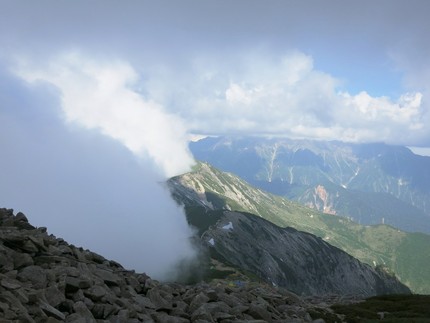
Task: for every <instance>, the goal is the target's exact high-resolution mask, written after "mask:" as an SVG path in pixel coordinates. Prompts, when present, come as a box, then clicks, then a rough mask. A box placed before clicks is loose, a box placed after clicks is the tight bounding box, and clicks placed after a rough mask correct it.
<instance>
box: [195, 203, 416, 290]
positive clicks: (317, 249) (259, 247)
mask: <svg viewBox="0 0 430 323" xmlns="http://www.w3.org/2000/svg"><path fill="white" fill-rule="evenodd" d="M202 239H203V240H204V241H205V242H206V244H207V246H208V247H210V248H212V249H214V251H215V252H216V254H218V255H219V256H221V257H222V258H223V259H225V260H226V261H227V262H229V263H231V264H233V265H235V266H237V267H239V268H242V269H245V270H247V271H250V272H252V273H254V274H256V275H257V276H259V277H261V279H262V280H264V281H268V282H271V283H272V284H273V285H276V286H281V287H285V288H287V289H288V290H291V291H293V292H294V293H296V294H299V295H326V294H343V295H345V294H353V295H359V296H362V297H370V296H375V295H382V294H405V293H410V290H409V289H408V288H407V287H406V286H405V285H403V284H402V283H400V282H399V281H398V280H397V279H396V278H395V277H394V276H391V275H389V274H387V273H386V272H384V271H382V270H376V269H374V268H372V267H371V266H369V265H367V264H363V263H362V262H360V261H359V260H357V259H355V258H354V257H352V256H350V255H349V254H347V253H346V252H344V251H342V250H340V249H339V248H336V247H334V246H332V245H330V244H328V243H327V242H325V241H324V240H323V239H321V238H319V237H317V236H315V235H312V234H310V233H306V232H301V231H297V230H295V229H293V228H280V227H278V226H276V225H274V224H273V223H271V222H269V221H267V220H264V219H262V218H260V217H257V216H255V215H252V214H245V213H240V212H230V211H225V212H224V215H223V216H222V217H221V218H220V219H219V220H218V222H217V223H216V225H212V226H211V227H210V228H209V230H207V231H206V232H205V233H204V235H203V237H202Z"/></svg>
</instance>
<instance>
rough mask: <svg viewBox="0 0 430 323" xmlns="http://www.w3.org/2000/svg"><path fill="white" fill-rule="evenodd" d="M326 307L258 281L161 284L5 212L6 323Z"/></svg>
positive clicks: (289, 314) (190, 318)
mask: <svg viewBox="0 0 430 323" xmlns="http://www.w3.org/2000/svg"><path fill="white" fill-rule="evenodd" d="M336 300H337V301H339V300H340V299H339V298H336ZM314 303H315V302H314ZM320 303H322V304H325V305H321V306H320V305H318V304H317V305H316V304H311V303H310V302H308V301H305V300H304V299H301V298H299V297H297V296H296V295H295V294H293V293H291V292H288V291H287V290H285V289H278V288H274V287H271V286H267V285H265V284H259V283H245V284H241V285H237V284H234V283H233V282H227V281H222V280H218V281H216V282H215V281H214V282H212V283H210V284H207V283H199V284H195V285H190V286H186V285H181V284H176V283H160V282H158V281H155V280H153V279H151V278H150V277H148V276H147V275H146V274H138V273H135V272H134V271H129V270H125V269H124V268H123V267H122V266H121V265H120V264H118V263H116V262H114V261H109V260H107V259H105V258H103V257H102V256H100V255H98V254H96V253H93V252H91V251H89V250H84V249H82V248H78V247H75V246H73V245H70V244H68V243H67V242H65V241H64V240H63V239H61V238H56V237H55V236H53V235H49V234H48V233H47V230H46V228H35V227H33V226H32V225H31V224H30V223H29V222H28V220H27V218H26V216H25V215H24V214H22V213H18V214H17V215H14V214H13V211H12V210H10V209H0V322H2V323H3V322H50V323H54V322H75V323H78V322H79V323H80V322H172V323H176V322H178V323H180V322H226V323H227V322H277V321H278V322H312V321H313V320H314V319H317V318H318V317H315V314H313V315H314V317H313V318H312V317H311V315H310V314H309V313H321V315H324V313H326V314H327V315H334V314H333V313H330V309H328V308H327V303H326V299H325V300H324V301H321V302H320ZM339 321H340V320H339ZM319 322H321V320H320V321H319Z"/></svg>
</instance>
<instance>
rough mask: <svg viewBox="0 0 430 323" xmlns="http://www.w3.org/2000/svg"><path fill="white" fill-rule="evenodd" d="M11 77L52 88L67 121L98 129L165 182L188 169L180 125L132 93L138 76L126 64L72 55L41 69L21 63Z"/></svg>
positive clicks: (161, 108)
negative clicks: (156, 169)
mask: <svg viewBox="0 0 430 323" xmlns="http://www.w3.org/2000/svg"><path fill="white" fill-rule="evenodd" d="M16 73H17V74H18V75H20V76H21V77H22V78H24V79H25V80H27V81H29V82H34V81H44V82H49V83H51V84H53V85H54V86H56V87H57V88H58V89H59V91H60V92H61V105H62V108H63V111H64V113H65V116H66V119H67V121H71V122H77V123H79V124H81V125H83V126H84V127H86V128H88V129H99V130H100V131H101V132H102V133H103V134H105V135H108V136H110V137H112V138H114V139H116V140H119V141H120V142H121V143H123V144H124V145H125V146H126V147H127V148H128V149H130V150H131V151H132V152H133V153H135V154H136V155H138V156H139V157H147V156H148V157H150V158H152V159H153V160H154V161H155V163H156V164H157V165H160V167H161V168H162V170H163V171H164V174H165V175H166V176H167V177H171V176H173V175H177V174H179V173H183V172H185V171H187V170H189V168H190V166H191V165H192V164H193V159H192V157H191V155H190V153H189V151H188V148H187V145H186V138H187V135H186V134H187V130H186V127H185V125H184V123H183V121H182V120H181V119H180V118H179V117H177V116H175V115H174V114H169V113H166V111H165V110H164V109H163V107H162V106H160V105H159V104H157V103H156V102H154V101H151V100H147V99H145V98H143V97H142V96H141V95H139V94H138V93H136V91H134V90H133V86H134V85H135V84H136V82H137V81H138V78H139V77H138V75H137V73H136V72H135V71H134V70H133V68H132V67H131V66H130V65H129V64H127V63H125V62H122V61H118V60H116V61H113V62H112V61H109V62H100V61H99V62H96V61H95V60H93V59H89V58H87V57H84V56H83V55H81V54H78V53H76V52H72V53H67V54H64V55H61V56H60V57H57V58H55V59H54V60H53V61H51V62H50V63H49V64H47V65H46V66H41V67H40V66H31V63H22V62H21V65H20V67H19V68H18V69H17V70H16ZM172 156H174V158H171V157H172Z"/></svg>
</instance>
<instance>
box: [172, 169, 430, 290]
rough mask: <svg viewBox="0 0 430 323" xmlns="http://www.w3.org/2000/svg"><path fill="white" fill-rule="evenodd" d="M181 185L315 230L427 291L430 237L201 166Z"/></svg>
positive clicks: (234, 206) (241, 208)
mask: <svg viewBox="0 0 430 323" xmlns="http://www.w3.org/2000/svg"><path fill="white" fill-rule="evenodd" d="M177 180H180V181H181V183H182V185H185V186H187V187H190V188H193V189H195V190H196V191H198V192H200V193H203V192H205V193H208V192H210V193H211V195H212V196H218V197H219V198H222V199H223V200H224V201H225V204H226V207H228V208H229V209H232V210H238V211H245V212H249V213H253V214H257V215H259V216H261V217H263V218H265V219H267V220H269V221H271V222H273V223H275V224H276V225H279V226H281V227H286V226H290V227H293V228H296V229H298V230H301V231H305V232H309V233H312V234H315V235H317V236H319V237H321V238H323V239H324V240H326V241H327V242H329V243H331V244H332V245H334V246H336V247H338V248H340V249H342V250H344V251H346V252H348V253H349V254H351V255H353V256H354V257H356V258H358V259H360V260H361V261H363V262H365V263H368V264H371V265H375V264H378V265H384V266H386V267H387V268H388V269H389V270H390V271H393V272H395V273H396V275H397V276H398V278H399V279H400V280H401V281H402V282H403V283H405V284H407V285H408V286H409V287H410V288H411V289H412V290H413V291H414V292H415V293H427V294H428V293H430V236H429V235H425V234H421V233H406V232H402V231H400V230H397V229H395V228H392V227H390V226H386V225H376V226H362V225H359V224H357V223H355V222H353V221H350V220H348V219H346V218H343V217H336V216H332V215H327V214H322V213H319V212H316V211H315V210H312V209H309V208H306V207H304V206H301V205H299V204H297V203H294V202H291V201H289V200H286V199H284V198H282V197H279V196H276V195H272V194H269V193H266V192H264V191H262V190H259V189H256V188H254V187H252V186H250V185H249V184H247V183H246V182H245V181H243V180H241V179H240V178H238V177H237V176H235V175H233V174H229V173H223V172H221V171H218V170H216V169H215V168H213V167H211V166H209V165H208V164H199V165H198V166H197V167H196V168H195V169H194V171H193V172H191V173H188V174H185V175H182V176H181V177H180V178H177Z"/></svg>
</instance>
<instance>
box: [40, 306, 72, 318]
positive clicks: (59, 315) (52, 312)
mask: <svg viewBox="0 0 430 323" xmlns="http://www.w3.org/2000/svg"><path fill="white" fill-rule="evenodd" d="M40 308H41V309H42V311H43V312H45V313H46V315H48V316H51V317H54V318H56V319H58V320H63V321H64V320H65V319H66V316H65V315H64V314H63V313H61V312H60V311H59V310H57V309H56V308H54V307H52V306H51V305H49V304H47V303H41V304H40Z"/></svg>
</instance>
